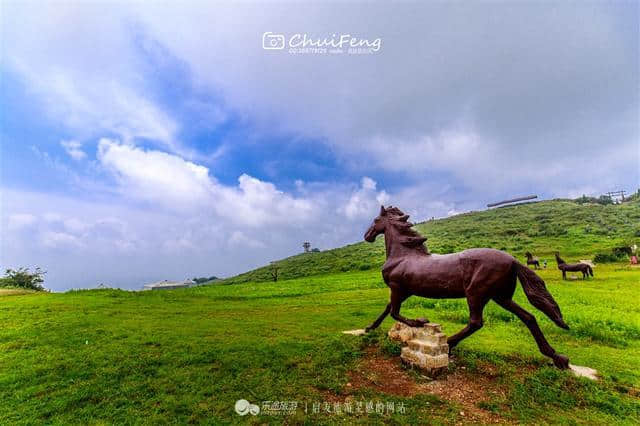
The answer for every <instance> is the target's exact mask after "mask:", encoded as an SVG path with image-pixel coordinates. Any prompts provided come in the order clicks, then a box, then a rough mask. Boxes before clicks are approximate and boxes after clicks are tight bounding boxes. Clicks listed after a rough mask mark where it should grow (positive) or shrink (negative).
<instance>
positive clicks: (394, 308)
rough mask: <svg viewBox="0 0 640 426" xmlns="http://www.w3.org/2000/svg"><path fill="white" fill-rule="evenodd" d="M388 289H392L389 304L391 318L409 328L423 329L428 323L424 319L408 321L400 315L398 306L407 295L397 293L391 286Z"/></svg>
mask: <svg viewBox="0 0 640 426" xmlns="http://www.w3.org/2000/svg"><path fill="white" fill-rule="evenodd" d="M390 287H391V288H392V290H391V303H390V305H391V318H393V319H394V320H396V321H400V322H401V323H404V324H406V325H408V326H409V327H424V325H425V324H426V323H428V322H429V320H428V319H426V318H416V319H409V318H405V317H403V316H402V315H400V306H401V305H402V302H404V301H405V300H406V299H407V297H409V295H408V294H406V293H400V292H399V291H394V290H393V286H390Z"/></svg>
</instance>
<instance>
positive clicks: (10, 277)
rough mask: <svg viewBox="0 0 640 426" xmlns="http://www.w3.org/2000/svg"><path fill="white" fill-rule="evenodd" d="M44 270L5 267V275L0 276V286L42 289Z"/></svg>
mask: <svg viewBox="0 0 640 426" xmlns="http://www.w3.org/2000/svg"><path fill="white" fill-rule="evenodd" d="M44 274H46V272H45V271H43V270H41V269H40V268H36V270H35V271H33V272H30V271H29V268H18V269H7V271H6V272H5V276H4V277H2V278H0V287H17V288H25V289H28V290H36V291H44V290H45V288H44V287H43V286H42V283H43V282H44Z"/></svg>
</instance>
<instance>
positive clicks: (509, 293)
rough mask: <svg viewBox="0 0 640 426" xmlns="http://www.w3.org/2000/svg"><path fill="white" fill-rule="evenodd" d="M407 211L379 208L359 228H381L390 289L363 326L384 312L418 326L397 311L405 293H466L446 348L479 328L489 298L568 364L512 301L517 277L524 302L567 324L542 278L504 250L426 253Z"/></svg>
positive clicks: (561, 364)
mask: <svg viewBox="0 0 640 426" xmlns="http://www.w3.org/2000/svg"><path fill="white" fill-rule="evenodd" d="M408 219H409V216H408V215H406V214H404V213H403V212H402V211H400V209H398V208H397V207H389V208H386V209H385V208H384V206H381V208H380V214H379V215H378V217H376V218H375V219H374V221H373V224H372V225H371V227H370V228H369V229H368V230H367V232H366V233H365V234H364V239H365V240H366V241H368V242H370V243H372V242H374V241H375V239H376V237H377V236H378V235H380V234H384V241H385V246H386V251H387V261H386V262H385V263H384V265H383V267H382V277H383V279H384V281H385V283H386V284H387V286H388V287H389V289H390V290H391V298H390V302H389V304H388V305H387V307H386V308H385V310H384V312H383V313H382V314H381V315H380V317H378V319H376V320H375V321H374V322H373V323H372V324H371V325H370V326H369V327H367V328H366V331H370V330H373V329H375V328H377V327H378V326H380V324H381V323H382V321H383V320H384V319H385V317H386V316H387V315H388V314H389V313H391V317H392V318H393V319H395V320H397V321H400V322H403V323H405V324H407V325H408V326H410V327H422V326H423V325H424V324H426V323H427V322H428V321H427V320H426V319H424V318H419V319H408V318H405V317H403V316H402V315H400V306H401V305H402V302H404V301H405V300H406V299H407V298H408V297H409V296H413V295H415V296H420V297H430V298H435V299H445V298H463V297H466V298H467V303H468V305H469V317H470V318H469V324H468V325H467V326H466V327H465V328H463V329H462V330H461V331H460V332H458V333H456V334H454V335H453V336H451V337H449V339H448V340H447V343H448V344H449V349H450V350H451V349H452V348H454V347H455V346H456V345H457V344H458V343H460V341H461V340H462V339H464V338H466V337H468V336H470V335H471V334H473V333H474V332H476V331H478V330H479V329H480V328H481V327H482V324H483V321H482V311H483V310H484V307H485V305H486V304H487V303H488V302H489V301H490V300H494V301H495V302H496V303H497V304H498V305H500V306H502V307H503V308H504V309H506V310H507V311H509V312H512V313H513V314H515V315H516V316H517V317H518V318H520V320H522V322H523V323H524V324H525V325H526V326H527V327H528V328H529V331H530V332H531V334H532V335H533V338H534V339H535V340H536V343H537V344H538V348H539V349H540V352H542V354H543V355H546V356H548V357H550V358H551V359H553V363H554V364H555V365H556V367H558V368H562V369H564V368H568V367H569V358H567V357H566V356H564V355H561V354H559V353H557V352H556V351H555V349H553V347H551V345H550V344H549V342H547V339H546V338H545V337H544V335H543V334H542V331H541V330H540V327H539V326H538V323H537V322H536V318H535V317H534V316H533V315H531V314H530V313H529V312H527V311H526V310H524V309H523V308H522V307H520V306H519V305H518V304H517V303H516V302H514V301H513V299H512V297H513V293H514V291H515V288H516V283H517V281H516V279H519V280H520V283H521V284H522V288H523V289H524V293H525V294H526V295H527V298H528V299H529V302H531V304H532V305H533V306H535V307H536V308H538V309H540V310H541V311H542V312H544V313H545V314H546V315H547V316H548V317H549V318H550V319H551V320H552V321H553V322H554V323H556V325H558V326H559V327H561V328H564V329H569V326H568V325H567V324H566V323H565V322H564V320H563V319H562V314H561V313H560V308H559V307H558V304H557V303H556V302H555V300H553V297H551V294H549V292H548V291H547V289H546V286H545V284H544V281H542V279H540V277H538V276H537V275H536V273H535V272H533V271H532V270H531V269H529V268H528V267H526V266H524V265H522V264H521V263H520V262H518V261H517V260H516V259H515V258H514V257H513V256H511V255H510V254H508V253H505V252H503V251H499V250H494V249H489V248H476V249H470V250H465V251H462V252H458V253H452V254H446V255H438V254H431V253H429V251H428V250H427V247H426V246H425V244H424V242H425V241H426V240H427V239H426V238H424V237H422V236H421V235H420V234H418V233H417V232H416V231H415V230H413V229H412V226H413V225H412V224H411V223H409V222H408V221H407V220H408Z"/></svg>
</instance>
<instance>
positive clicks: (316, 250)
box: [311, 247, 320, 253]
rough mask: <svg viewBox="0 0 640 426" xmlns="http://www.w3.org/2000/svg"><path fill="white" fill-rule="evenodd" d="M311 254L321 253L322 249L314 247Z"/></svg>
mask: <svg viewBox="0 0 640 426" xmlns="http://www.w3.org/2000/svg"><path fill="white" fill-rule="evenodd" d="M311 253H320V249H319V248H318V247H314V248H312V249H311Z"/></svg>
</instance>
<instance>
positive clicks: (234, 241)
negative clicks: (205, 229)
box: [229, 231, 267, 248]
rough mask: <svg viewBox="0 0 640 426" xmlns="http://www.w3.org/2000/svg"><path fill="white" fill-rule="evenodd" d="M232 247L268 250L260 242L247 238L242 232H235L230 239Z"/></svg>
mask: <svg viewBox="0 0 640 426" xmlns="http://www.w3.org/2000/svg"><path fill="white" fill-rule="evenodd" d="M229 244H230V245H231V246H239V247H249V248H266V247H267V246H266V245H265V244H264V243H263V242H262V241H260V240H257V239H253V238H249V237H247V236H246V235H245V234H244V232H242V231H234V232H233V233H232V234H231V237H230V238H229Z"/></svg>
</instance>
